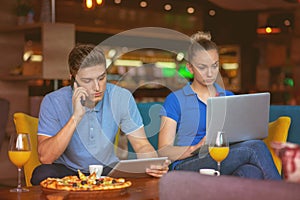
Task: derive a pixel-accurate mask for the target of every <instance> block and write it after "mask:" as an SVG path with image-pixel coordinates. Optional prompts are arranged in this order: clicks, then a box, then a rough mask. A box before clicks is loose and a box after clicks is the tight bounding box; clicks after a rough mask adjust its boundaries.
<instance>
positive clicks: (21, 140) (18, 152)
mask: <svg viewBox="0 0 300 200" xmlns="http://www.w3.org/2000/svg"><path fill="white" fill-rule="evenodd" d="M8 148H9V149H8V157H9V159H10V161H11V162H12V163H13V164H14V165H16V166H17V168H18V186H17V188H14V189H11V190H10V192H28V191H29V190H28V189H26V188H22V181H21V174H22V167H23V166H24V165H25V163H26V162H27V161H28V160H29V158H30V154H31V144H30V137H29V134H27V133H18V134H13V135H11V137H10V141H9V146H8Z"/></svg>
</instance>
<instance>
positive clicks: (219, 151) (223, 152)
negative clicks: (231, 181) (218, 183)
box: [208, 131, 229, 173]
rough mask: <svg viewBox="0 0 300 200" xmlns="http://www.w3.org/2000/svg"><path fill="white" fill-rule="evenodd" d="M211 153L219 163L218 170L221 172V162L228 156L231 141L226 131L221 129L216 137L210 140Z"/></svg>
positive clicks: (209, 148)
mask: <svg viewBox="0 0 300 200" xmlns="http://www.w3.org/2000/svg"><path fill="white" fill-rule="evenodd" d="M208 150H209V154H210V156H211V157H212V158H213V159H214V160H215V161H216V162H217V163H218V171H219V172H220V173H221V162H222V161H223V160H224V159H225V158H226V157H227V156H228V153H229V143H228V140H227V138H226V136H225V133H224V132H222V131H219V132H218V133H217V135H216V137H215V138H214V139H213V140H212V141H211V142H209V147H208Z"/></svg>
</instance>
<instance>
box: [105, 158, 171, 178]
mask: <svg viewBox="0 0 300 200" xmlns="http://www.w3.org/2000/svg"><path fill="white" fill-rule="evenodd" d="M167 159H168V157H158V158H142V159H131V160H121V161H120V162H118V163H117V164H116V166H115V167H114V168H113V169H112V170H111V171H110V173H109V174H108V176H110V177H114V178H132V177H133V178H137V177H148V176H149V175H148V174H147V173H146V168H150V166H151V165H162V164H163V163H164V162H165V161H166V160H167Z"/></svg>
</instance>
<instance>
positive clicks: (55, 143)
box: [38, 117, 77, 164]
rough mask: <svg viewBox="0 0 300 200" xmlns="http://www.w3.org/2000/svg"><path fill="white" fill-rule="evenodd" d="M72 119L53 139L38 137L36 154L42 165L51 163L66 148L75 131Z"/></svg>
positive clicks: (74, 122)
mask: <svg viewBox="0 0 300 200" xmlns="http://www.w3.org/2000/svg"><path fill="white" fill-rule="evenodd" d="M76 125H77V123H76V121H74V119H73V117H71V118H70V120H69V121H68V122H67V124H66V125H65V126H64V127H63V128H62V129H61V130H60V131H59V132H58V133H57V134H56V135H55V136H53V137H46V136H38V153H39V159H40V162H41V163H43V164H51V163H53V162H54V161H55V160H56V159H57V158H58V157H59V156H60V155H61V154H62V153H63V152H64V151H65V150H66V148H67V146H68V144H69V142H70V140H71V138H72V136H73V133H74V131H75V129H76Z"/></svg>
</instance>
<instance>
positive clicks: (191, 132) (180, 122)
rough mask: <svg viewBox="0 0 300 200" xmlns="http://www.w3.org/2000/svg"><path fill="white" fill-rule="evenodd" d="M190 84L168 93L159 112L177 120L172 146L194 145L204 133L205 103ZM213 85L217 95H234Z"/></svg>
mask: <svg viewBox="0 0 300 200" xmlns="http://www.w3.org/2000/svg"><path fill="white" fill-rule="evenodd" d="M190 84H191V83H187V84H186V86H184V87H183V88H182V89H180V90H177V91H175V92H172V93H171V94H169V95H168V96H167V98H166V100H165V102H164V104H163V108H162V110H161V112H160V115H161V116H166V117H169V118H171V119H173V120H175V121H176V122H177V127H176V137H175V141H174V146H192V145H196V144H197V143H199V142H200V140H201V139H202V138H203V137H204V136H205V135H206V104H205V103H203V102H202V101H201V100H200V99H199V98H198V96H197V94H196V93H195V92H194V91H193V90H192V88H191V86H190ZM214 86H215V88H216V90H217V95H218V96H229V95H234V94H233V93H232V92H231V91H228V90H224V89H223V88H222V87H220V86H219V85H218V84H216V83H215V84H214ZM174 164H175V163H174ZM174 164H173V167H174ZM176 164H178V163H177V162H176Z"/></svg>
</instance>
